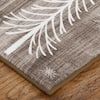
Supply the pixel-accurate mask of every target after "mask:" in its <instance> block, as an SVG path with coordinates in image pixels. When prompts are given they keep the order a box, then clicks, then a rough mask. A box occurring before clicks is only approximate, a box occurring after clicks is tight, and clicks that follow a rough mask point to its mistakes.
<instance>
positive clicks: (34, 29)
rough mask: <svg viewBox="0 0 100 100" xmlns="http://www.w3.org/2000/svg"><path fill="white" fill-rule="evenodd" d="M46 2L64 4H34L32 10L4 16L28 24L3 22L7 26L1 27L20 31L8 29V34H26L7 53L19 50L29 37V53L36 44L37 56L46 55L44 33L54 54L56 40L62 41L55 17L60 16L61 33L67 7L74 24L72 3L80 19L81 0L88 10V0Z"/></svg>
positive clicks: (48, 0) (46, 41) (46, 43)
mask: <svg viewBox="0 0 100 100" xmlns="http://www.w3.org/2000/svg"><path fill="white" fill-rule="evenodd" d="M43 1H44V2H45V3H50V4H60V5H61V4H63V5H61V6H53V7H45V6H41V5H37V4H34V5H33V6H32V7H31V10H30V11H29V10H25V9H21V11H20V12H19V13H18V15H16V14H14V13H12V12H11V13H10V15H11V17H9V16H4V18H6V19H9V20H11V21H16V22H24V23H26V22H27V25H26V24H23V23H22V24H20V25H18V24H16V23H12V22H10V21H9V22H8V21H3V23H4V24H5V25H7V26H5V27H0V29H17V30H18V31H15V32H12V31H8V32H6V34H8V35H14V34H22V33H23V34H24V33H26V34H25V35H23V37H21V38H20V39H19V40H17V41H16V42H15V43H14V44H12V45H11V46H10V47H9V48H8V49H7V50H5V53H6V54H7V55H10V54H11V53H13V52H14V51H15V50H17V49H18V48H19V47H21V46H22V45H23V44H24V43H25V42H26V41H27V40H28V39H31V40H30V44H29V54H31V55H32V47H33V45H36V46H37V48H36V58H39V52H40V53H41V54H42V55H44V56H46V53H45V51H44V49H43V46H42V44H41V37H42V34H44V37H45V46H46V48H47V50H48V52H49V53H50V55H53V52H52V50H51V49H54V50H57V48H56V47H54V45H53V44H56V43H57V42H56V40H57V41H58V42H60V41H61V40H60V39H59V37H58V34H57V32H56V28H55V19H56V16H57V15H58V16H59V23H60V24H59V32H60V33H61V34H63V33H65V32H66V29H65V26H64V23H63V13H64V11H65V10H66V9H67V11H68V21H69V23H70V25H73V22H74V21H75V19H74V17H73V14H72V5H73V4H75V12H76V16H77V18H78V19H80V12H82V11H81V9H80V7H79V1H80V2H81V3H82V5H83V7H84V9H85V11H88V9H87V6H86V0H43ZM89 1H90V3H92V4H93V5H94V4H95V3H94V1H93V0H89ZM35 10H56V12H54V13H49V14H46V13H44V12H43V13H39V12H33V11H35ZM26 15H31V16H35V15H37V16H40V17H46V18H45V19H40V18H39V19H34V18H29V17H27V16H26ZM49 23H50V24H51V28H52V30H53V34H54V38H55V40H53V39H52V38H51V37H50V36H49V34H48V24H49ZM36 37H37V41H36Z"/></svg>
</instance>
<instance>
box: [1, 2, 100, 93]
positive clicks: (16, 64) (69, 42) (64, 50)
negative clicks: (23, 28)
mask: <svg viewBox="0 0 100 100" xmlns="http://www.w3.org/2000/svg"><path fill="white" fill-rule="evenodd" d="M94 1H95V2H96V5H95V6H92V5H90V4H88V8H89V13H85V12H83V13H82V14H81V17H82V20H81V21H76V23H75V24H74V26H73V27H71V26H70V25H69V24H65V26H66V28H67V30H68V33H66V34H64V35H62V36H60V37H61V39H62V42H61V43H59V44H58V46H57V47H58V51H56V52H55V53H54V56H49V54H48V57H43V56H40V58H39V59H36V58H35V51H34V53H33V56H30V55H28V51H27V48H28V42H27V43H26V44H25V45H23V46H22V47H21V48H19V49H18V50H17V51H16V52H14V53H13V54H11V55H10V56H6V55H5V54H4V51H5V49H6V48H8V47H9V46H10V45H11V44H12V43H14V42H15V41H16V40H17V39H18V38H20V36H21V35H20V36H19V35H18V36H8V35H5V34H4V33H5V31H4V30H3V31H0V56H1V59H2V60H3V61H5V62H6V63H7V64H9V65H10V66H11V67H12V68H13V69H15V70H16V71H18V72H19V73H20V74H22V75H23V76H24V77H26V78H27V79H28V80H30V81H31V82H32V83H34V84H35V85H37V86H38V87H39V88H40V89H42V90H43V91H45V92H46V93H48V94H51V93H53V92H54V91H55V90H56V89H58V88H59V87H60V86H61V85H62V84H63V83H65V81H66V82H67V81H68V80H70V79H72V78H73V77H74V76H76V75H77V74H78V73H79V72H80V71H82V70H83V69H85V68H86V67H85V65H86V64H88V63H89V62H90V61H91V60H93V59H94V58H95V57H96V56H97V55H98V54H100V15H99V13H100V1H99V0H94ZM31 3H33V1H29V2H28V3H27V4H26V5H25V4H24V6H27V7H28V6H29V5H30V4H31ZM0 25H2V23H1V24H0ZM47 68H50V69H51V70H53V71H54V73H55V74H56V75H55V77H53V78H52V77H48V75H46V69H47Z"/></svg>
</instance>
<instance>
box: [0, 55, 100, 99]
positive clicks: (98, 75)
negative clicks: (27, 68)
mask: <svg viewBox="0 0 100 100" xmlns="http://www.w3.org/2000/svg"><path fill="white" fill-rule="evenodd" d="M0 100H100V57H98V58H97V59H96V61H95V62H94V63H92V64H90V65H89V66H88V69H86V70H84V71H83V72H82V73H80V74H79V75H78V76H77V77H76V78H74V79H73V80H72V81H70V82H68V83H67V84H65V85H64V86H63V87H62V88H60V89H59V90H58V91H57V92H56V93H55V94H53V95H51V96H48V95H46V94H45V93H43V92H42V91H40V90H39V89H37V88H36V87H35V86H34V85H32V84H30V83H29V82H28V81H26V80H25V79H24V78H22V77H21V76H19V75H18V74H16V72H14V71H13V70H11V69H10V68H9V67H8V66H7V65H5V64H4V63H2V62H0Z"/></svg>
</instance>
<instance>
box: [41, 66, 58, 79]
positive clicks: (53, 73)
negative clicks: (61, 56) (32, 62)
mask: <svg viewBox="0 0 100 100" xmlns="http://www.w3.org/2000/svg"><path fill="white" fill-rule="evenodd" d="M40 72H41V73H42V74H43V75H44V76H45V77H47V78H49V79H54V78H56V76H57V72H56V71H55V70H54V69H51V68H48V67H46V68H44V69H43V70H40Z"/></svg>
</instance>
